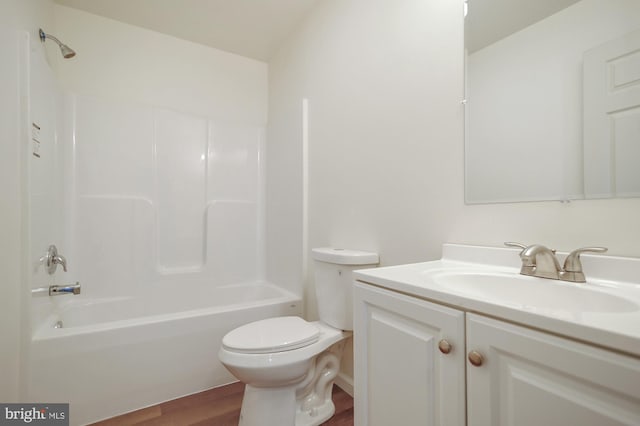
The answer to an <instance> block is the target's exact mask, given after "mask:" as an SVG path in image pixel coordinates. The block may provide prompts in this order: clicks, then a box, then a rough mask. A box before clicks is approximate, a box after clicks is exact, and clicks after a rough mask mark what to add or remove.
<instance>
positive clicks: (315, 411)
mask: <svg viewBox="0 0 640 426" xmlns="http://www.w3.org/2000/svg"><path fill="white" fill-rule="evenodd" d="M335 412H336V407H335V405H333V401H331V400H329V401H326V402H325V403H324V404H323V405H321V406H319V407H314V408H311V409H309V410H307V411H298V412H297V413H296V423H295V426H318V425H320V424H322V423H324V422H325V421H327V420H329V419H330V418H331V416H333V413H335Z"/></svg>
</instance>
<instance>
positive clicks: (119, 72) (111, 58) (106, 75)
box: [55, 5, 267, 125]
mask: <svg viewBox="0 0 640 426" xmlns="http://www.w3.org/2000/svg"><path fill="white" fill-rule="evenodd" d="M55 20H56V26H57V34H56V35H57V36H58V38H60V39H61V40H64V42H65V43H66V44H68V45H69V46H71V47H72V48H73V49H74V50H76V51H77V52H78V55H77V56H76V57H75V58H73V59H71V60H63V59H60V60H59V64H58V66H59V77H60V82H61V84H62V88H63V89H64V90H67V91H69V92H73V93H77V94H81V95H88V96H97V97H101V98H108V99H119V100H126V101H133V102H139V103H143V104H147V105H156V106H161V107H167V108H171V109H174V110H178V111H181V112H185V113H192V114H196V115H203V116H206V117H214V118H216V119H218V120H223V121H235V122H243V123H252V124H256V125H264V124H265V123H266V119H267V64H265V63H263V62H260V61H256V60H252V59H248V58H244V57H242V56H238V55H234V54H231V53H227V52H223V51H221V50H216V49H212V48H209V47H206V46H203V45H199V44H196V43H192V42H188V41H185V40H181V39H178V38H175V37H171V36H167V35H164V34H160V33H157V32H154V31H150V30H146V29H143V28H139V27H135V26H132V25H128V24H124V23H121V22H118V21H114V20H111V19H106V18H102V17H99V16H97V15H92V14H89V13H86V12H83V11H80V10H77V9H72V8H68V7H64V6H60V5H56V7H55Z"/></svg>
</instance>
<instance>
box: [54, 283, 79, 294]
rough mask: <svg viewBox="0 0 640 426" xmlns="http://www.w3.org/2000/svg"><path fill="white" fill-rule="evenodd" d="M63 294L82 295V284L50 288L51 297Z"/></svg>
mask: <svg viewBox="0 0 640 426" xmlns="http://www.w3.org/2000/svg"><path fill="white" fill-rule="evenodd" d="M62 294H80V283H79V282H76V283H75V284H74V285H52V286H49V296H60V295H62Z"/></svg>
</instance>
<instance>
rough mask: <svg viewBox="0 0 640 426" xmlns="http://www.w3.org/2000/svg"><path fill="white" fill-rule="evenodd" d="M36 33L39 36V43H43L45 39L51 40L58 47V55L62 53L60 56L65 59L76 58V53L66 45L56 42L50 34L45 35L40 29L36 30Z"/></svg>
mask: <svg viewBox="0 0 640 426" xmlns="http://www.w3.org/2000/svg"><path fill="white" fill-rule="evenodd" d="M38 32H39V34H40V41H41V42H43V43H44V41H45V40H46V39H51V40H53V41H55V42H56V43H57V44H58V46H60V53H62V56H64V58H65V59H69V58H73V57H74V56H76V52H75V51H74V50H73V49H72V48H70V47H69V46H67V45H66V44H64V43H62V42H61V41H60V40H58V39H57V38H55V37H54V36H52V35H51V34H45V32H44V31H42V28H40V29H39V30H38Z"/></svg>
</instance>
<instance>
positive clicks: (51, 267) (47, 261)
mask: <svg viewBox="0 0 640 426" xmlns="http://www.w3.org/2000/svg"><path fill="white" fill-rule="evenodd" d="M40 261H41V262H42V263H44V266H45V268H46V269H47V272H48V273H49V275H53V273H54V272H56V269H57V268H58V265H61V266H62V270H63V271H64V272H67V259H66V258H65V257H64V256H63V255H61V254H59V253H58V248H57V247H56V246H55V244H51V245H50V246H49V249H48V250H47V253H46V254H45V255H44V256H43V257H41V258H40Z"/></svg>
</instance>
